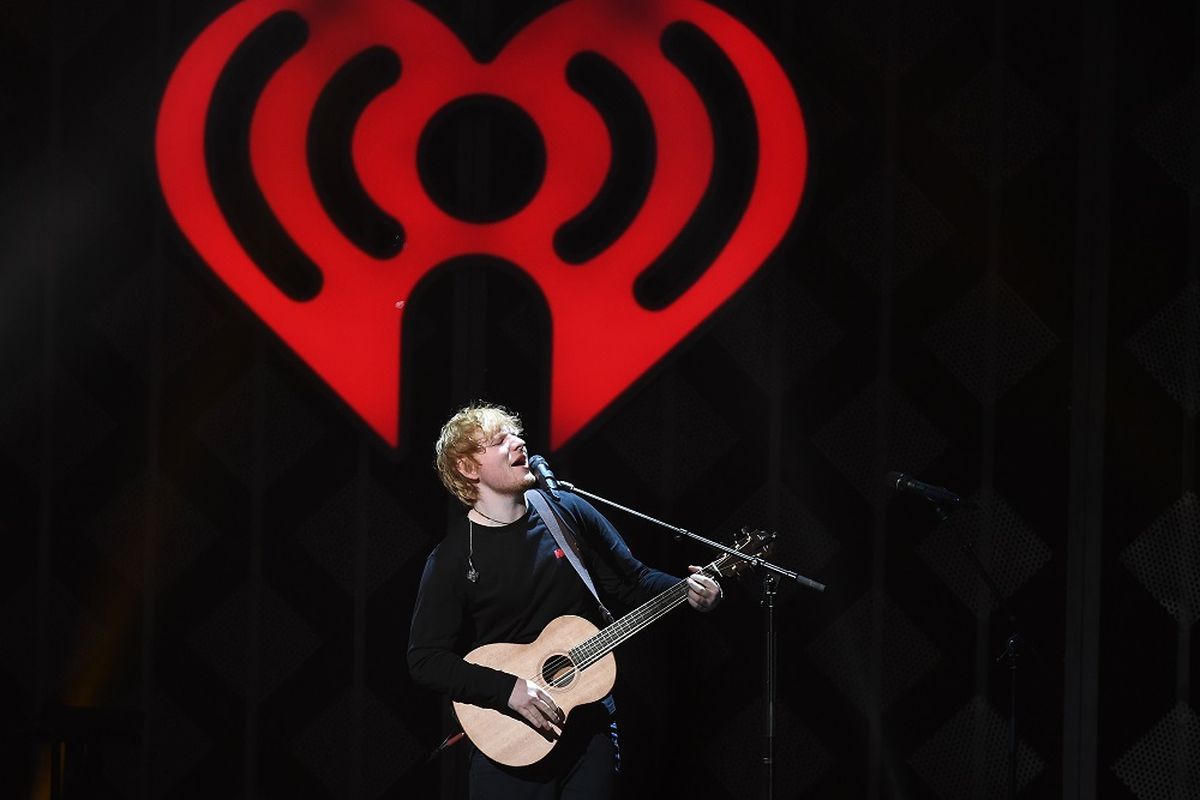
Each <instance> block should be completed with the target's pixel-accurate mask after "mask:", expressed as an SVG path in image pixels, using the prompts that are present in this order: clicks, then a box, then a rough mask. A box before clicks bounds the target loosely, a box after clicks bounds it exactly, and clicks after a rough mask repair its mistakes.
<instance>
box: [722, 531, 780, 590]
mask: <svg viewBox="0 0 1200 800" xmlns="http://www.w3.org/2000/svg"><path fill="white" fill-rule="evenodd" d="M775 536H776V534H775V532H774V531H772V532H770V533H767V532H765V531H759V530H754V531H751V530H747V529H746V528H742V533H741V535H739V536H737V537H736V538H735V539H734V542H733V549H734V550H736V551H738V552H739V553H741V554H742V555H744V556H749V557H751V558H762V557H764V556H767V555H770V553H771V551H772V550H774V549H775ZM753 567H754V565H753V564H752V563H751V562H749V561H746V560H745V559H742V558H738V557H737V556H731V555H723V556H721V557H720V558H718V559H717V560H716V561H714V562H713V563H712V564H710V565H709V569H711V570H712V571H713V572H715V573H716V574H717V575H718V576H720V577H722V578H730V577H735V576H737V575H740V574H742V573H743V572H746V571H747V570H749V569H751V568H753Z"/></svg>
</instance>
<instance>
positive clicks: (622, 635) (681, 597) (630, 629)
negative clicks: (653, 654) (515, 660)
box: [570, 561, 719, 670]
mask: <svg viewBox="0 0 1200 800" xmlns="http://www.w3.org/2000/svg"><path fill="white" fill-rule="evenodd" d="M717 563H718V562H715V561H714V562H713V563H712V564H709V565H708V566H707V567H705V568H704V569H702V570H700V572H698V573H696V574H697V575H705V576H707V577H709V578H715V577H717V575H718V574H719V573H718V572H717V570H716V566H717ZM685 602H687V580H686V579H684V580H682V581H680V582H679V583H677V584H675V585H674V586H672V587H671V588H669V589H667V590H666V591H664V592H663V593H662V594H660V595H658V596H657V597H655V598H653V599H651V600H649V601H647V602H646V603H644V604H642V605H641V606H638V607H637V608H635V609H634V610H633V611H630V612H629V613H628V614H626V615H625V616H623V617H621V618H620V619H619V620H617V621H616V622H614V623H612V624H611V625H609V626H608V627H607V628H605V629H604V630H602V631H600V632H599V633H597V634H596V635H595V636H593V637H592V638H590V639H587V640H586V641H584V642H581V643H580V644H578V645H576V646H575V647H572V648H571V651H570V656H571V660H572V661H573V662H574V663H575V666H576V667H577V668H578V669H581V670H584V669H587V668H588V667H590V666H591V665H592V664H595V663H596V662H597V661H599V660H600V659H602V658H604V657H605V656H606V655H608V654H609V653H610V652H612V651H613V650H614V649H615V648H616V647H617V646H618V645H620V644H622V643H623V642H625V641H627V640H628V639H630V638H632V637H633V636H634V635H635V634H637V633H638V632H640V631H641V630H642V629H643V628H645V627H646V626H647V625H649V624H650V623H652V622H654V621H656V620H658V619H661V618H662V617H664V616H666V615H667V614H668V613H670V612H671V611H672V610H674V609H676V608H678V607H679V606H681V605H683V604H684V603H685Z"/></svg>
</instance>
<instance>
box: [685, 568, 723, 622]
mask: <svg viewBox="0 0 1200 800" xmlns="http://www.w3.org/2000/svg"><path fill="white" fill-rule="evenodd" d="M701 569H702V568H701V567H697V566H689V567H688V572H690V573H692V574H691V575H690V576H688V579H687V586H688V593H687V599H688V604H689V605H691V607H692V608H694V609H696V610H697V611H712V610H713V609H714V608H716V607H717V604H718V603H720V602H721V596H722V595H721V586H720V584H718V583H717V582H716V581H714V580H713V579H712V578H710V577H708V576H707V575H700V574H699V572H700V570H701Z"/></svg>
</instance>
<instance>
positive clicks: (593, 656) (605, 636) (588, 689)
mask: <svg viewBox="0 0 1200 800" xmlns="http://www.w3.org/2000/svg"><path fill="white" fill-rule="evenodd" d="M774 539H775V534H774V533H769V534H768V533H763V532H761V531H746V530H745V529H743V530H742V535H741V536H740V537H738V539H737V541H736V543H735V546H734V549H735V550H737V552H739V553H741V554H743V555H745V556H749V557H751V558H755V557H759V556H763V555H766V554H767V553H769V552H770V550H771V548H772V546H773V542H774ZM750 566H751V562H749V561H745V560H743V559H741V558H739V557H737V556H732V555H724V556H721V557H720V558H718V559H717V560H716V561H714V562H712V563H711V564H709V565H708V566H706V567H705V568H704V569H703V570H701V572H700V573H699V574H703V575H707V576H708V577H710V578H725V577H729V576H731V575H736V574H737V573H739V572H742V571H743V570H746V569H748V568H749V567H750ZM686 601H687V580H686V579H685V580H682V581H680V582H679V583H677V584H675V585H674V586H672V587H671V588H669V589H667V590H666V591H664V592H662V593H661V594H659V595H658V596H657V597H655V598H653V599H652V600H649V601H647V602H646V603H645V604H643V605H641V606H639V607H638V608H636V609H634V610H633V611H630V612H629V613H628V614H626V615H625V616H623V617H621V618H620V619H619V620H617V621H615V622H613V623H612V624H611V625H609V626H608V627H606V628H604V629H603V630H600V629H599V628H597V627H596V626H595V625H593V624H592V623H591V622H588V621H587V620H586V619H584V618H582V617H577V616H574V615H570V614H568V615H565V616H561V617H557V618H555V619H554V620H552V621H551V622H550V623H549V624H548V625H546V627H545V628H543V629H542V632H541V634H540V635H539V636H538V638H537V640H535V641H533V642H531V643H529V644H509V643H506V642H496V643H494V644H485V645H482V646H481V647H477V648H475V649H474V650H472V651H471V652H470V653H467V655H466V656H464V659H465V660H466V661H469V662H470V663H472V664H481V665H483V666H486V667H492V668H494V669H498V670H501V671H503V672H508V673H511V674H513V675H518V676H522V677H525V678H526V679H528V680H531V681H533V682H535V683H537V684H538V685H540V686H541V687H542V688H543V689H544V690H545V691H546V692H547V693H548V694H549V695H550V696H551V697H552V698H554V702H555V703H557V704H558V707H559V708H560V709H561V710H562V713H563V716H564V718H568V717H569V715H570V713H571V709H573V708H576V707H578V706H581V705H584V704H585V703H592V702H595V701H597V700H600V699H601V698H603V697H604V696H605V695H607V694H608V693H609V691H611V689H612V686H613V682H614V681H615V680H616V678H617V660H616V656H615V655H614V654H613V650H614V649H616V647H617V646H618V645H620V644H622V643H623V642H625V641H626V640H628V639H630V638H631V637H633V636H634V634H637V633H638V632H640V631H641V630H643V629H644V628H646V627H647V626H648V625H650V623H652V622H654V621H656V620H658V619H660V618H662V617H663V616H665V615H666V614H668V613H669V612H671V611H673V610H674V609H676V608H678V607H679V606H681V605H683V604H684V603H685V602H686ZM454 712H455V714H456V715H457V716H458V721H459V723H461V724H462V728H463V731H464V732H465V733H466V734H467V736H468V737H469V738H470V739H471V741H472V742H474V743H475V746H476V747H478V748H479V749H480V750H482V751H483V753H484V754H485V755H486V756H487V757H488V758H490V759H492V760H493V761H496V762H499V763H501V764H506V765H508V766H510V767H524V766H528V765H529V764H533V763H536V762H538V761H541V760H542V759H543V758H545V757H546V756H547V755H549V753H550V751H551V750H552V749H553V748H554V745H555V742H557V740H558V736H557V735H555V736H550V735H548V734H546V733H544V732H542V731H539V730H537V729H536V728H534V727H533V726H531V725H530V724H529V723H528V722H526V721H525V719H524V718H523V717H521V716H520V715H518V714H517V713H516V712H514V711H512V710H510V709H505V710H504V711H497V710H495V709H492V708H483V707H482V706H476V705H471V704H470V703H460V702H455V703H454ZM569 722H570V720H569V719H567V721H566V722H564V726H565V725H567V724H569ZM556 734H561V730H556Z"/></svg>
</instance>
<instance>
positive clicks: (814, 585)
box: [558, 480, 825, 592]
mask: <svg viewBox="0 0 1200 800" xmlns="http://www.w3.org/2000/svg"><path fill="white" fill-rule="evenodd" d="M558 488H559V489H566V490H567V491H568V492H574V493H575V494H578V495H582V496H583V497H586V498H588V499H590V500H595V501H597V502H599V503H603V504H604V505H606V506H611V507H612V508H615V509H618V510H619V511H624V512H625V513H626V514H632V515H633V516H635V517H638V518H639V519H644V520H646V521H647V522H652V523H654V524H655V525H658V526H659V527H662V528H666V529H667V530H669V531H672V532H673V533H674V534H675V535H676V536H686V537H688V538H689V539H693V540H695V541H697V542H700V543H701V544H704V545H707V546H708V547H711V548H713V549H714V550H720V551H721V552H722V553H727V554H728V555H731V556H736V557H737V558H740V559H742V560H743V561H747V562H749V563H750V565H751V566H755V567H762V568H763V569H766V570H769V571H771V572H774V573H776V574H778V575H782V576H783V577H785V578H791V579H792V580H794V581H795V582H796V583H798V584H800V585H801V586H804V587H806V588H809V589H812V590H813V591H817V592H823V591H825V584H823V583H821V582H819V581H814V580H813V579H812V578H806V577H804V576H803V575H800V574H799V573H796V572H792V571H791V570H790V569H784V568H783V567H781V566H779V565H778V564H772V563H771V562H770V561H767V560H766V559H762V558H758V557H757V556H747V555H746V554H744V553H739V552H738V551H737V550H734V549H733V548H732V547H726V546H725V545H723V544H721V543H720V542H714V541H713V540H712V539H708V538H706V537H704V536H701V535H700V534H698V533H692V532H691V531H689V530H688V529H686V528H680V527H679V526H677V525H672V524H671V523H669V522H663V521H662V520H661V519H655V518H654V517H652V516H650V515H649V514H643V513H642V512H640V511H636V510H634V509H632V508H629V507H628V506H623V505H621V504H620V503H616V502H613V501H612V500H609V499H607V498H604V497H601V496H600V495H597V494H592V493H591V492H588V491H584V490H583V489H580V488H579V487H578V486H576V485H575V484H573V483H569V482H567V481H562V480H560V481H559V482H558Z"/></svg>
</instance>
